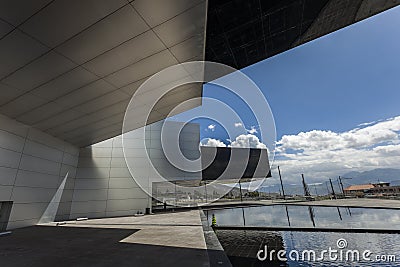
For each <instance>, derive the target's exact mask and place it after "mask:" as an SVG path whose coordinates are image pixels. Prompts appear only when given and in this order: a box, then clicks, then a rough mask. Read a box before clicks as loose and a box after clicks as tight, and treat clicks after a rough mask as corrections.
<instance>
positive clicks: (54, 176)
mask: <svg viewBox="0 0 400 267" xmlns="http://www.w3.org/2000/svg"><path fill="white" fill-rule="evenodd" d="M0 129H1V130H0V199H1V200H11V201H13V207H12V210H11V215H10V219H9V224H8V228H9V229H13V228H17V227H24V226H29V225H34V224H36V223H37V222H38V220H39V219H40V217H41V216H42V215H43V212H44V210H45V209H46V207H47V206H48V204H49V202H50V201H51V199H52V198H53V196H54V194H55V192H56V190H57V188H58V187H59V186H60V184H61V182H62V181H63V180H64V177H65V174H66V173H67V172H68V173H69V176H68V179H67V182H66V186H65V191H64V192H63V195H62V198H61V204H60V206H61V207H62V210H61V209H60V210H59V211H58V213H59V215H58V216H57V217H59V218H68V217H69V211H68V210H69V209H70V206H71V201H72V194H73V188H74V182H75V181H74V180H75V173H76V168H77V162H78V158H79V149H78V148H77V147H74V146H72V145H70V144H68V143H66V142H64V141H62V140H59V139H57V138H54V137H52V136H50V135H48V134H46V133H43V132H41V131H39V130H37V129H34V128H31V127H28V126H25V125H23V124H21V123H19V122H17V121H15V120H12V119H10V118H8V117H6V116H3V115H0ZM60 215H61V217H60Z"/></svg>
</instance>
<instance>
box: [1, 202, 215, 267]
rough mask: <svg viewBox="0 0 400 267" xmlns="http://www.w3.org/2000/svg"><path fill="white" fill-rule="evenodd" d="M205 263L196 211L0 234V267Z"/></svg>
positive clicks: (32, 228)
mask: <svg viewBox="0 0 400 267" xmlns="http://www.w3.org/2000/svg"><path fill="white" fill-rule="evenodd" d="M52 265H53V266H140V267H141V266H174V267H176V266H185V267H186V266H202V267H203V266H210V262H209V257H208V252H207V247H206V243H205V239H204V234H203V230H202V223H201V220H200V216H199V211H198V210H192V211H185V212H177V213H168V214H157V215H146V216H142V217H122V218H106V219H93V220H87V221H79V222H77V221H71V222H67V223H66V224H64V225H62V226H54V224H48V225H41V226H34V227H27V228H22V229H16V230H14V231H12V233H11V234H10V235H5V236H0V266H52Z"/></svg>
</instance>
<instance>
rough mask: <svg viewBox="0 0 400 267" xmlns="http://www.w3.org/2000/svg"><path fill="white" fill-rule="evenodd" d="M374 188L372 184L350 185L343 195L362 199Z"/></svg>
mask: <svg viewBox="0 0 400 267" xmlns="http://www.w3.org/2000/svg"><path fill="white" fill-rule="evenodd" d="M372 188H374V185H373V184H359V185H351V186H349V187H347V188H345V189H344V193H345V195H347V196H349V195H350V196H357V197H362V196H364V194H365V193H366V192H367V191H368V190H370V189H372Z"/></svg>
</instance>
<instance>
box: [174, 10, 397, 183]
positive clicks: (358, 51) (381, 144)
mask: <svg viewBox="0 0 400 267" xmlns="http://www.w3.org/2000/svg"><path fill="white" fill-rule="evenodd" d="M399 25H400V8H394V9H391V10H389V11H387V12H384V13H381V14H379V15H377V16H374V17H372V18H370V19H367V20H364V21H362V22H359V23H357V24H354V25H352V26H349V27H347V28H344V29H342V30H340V31H337V32H334V33H332V34H329V35H327V36H324V37H322V38H319V39H317V40H314V41H312V42H310V43H307V44H304V45H302V46H300V47H297V48H295V49H292V50H290V51H287V52H285V53H282V54H280V55H277V56H275V57H272V58H269V59H266V60H264V61H261V62H259V63H257V64H254V65H252V66H249V67H247V68H245V69H242V70H241V71H243V72H244V73H245V74H247V75H248V76H249V77H250V78H251V79H252V80H253V81H254V82H255V83H256V84H257V85H258V86H259V88H260V89H261V91H262V93H263V94H264V95H265V97H266V99H267V100H268V103H269V105H270V107H271V109H272V112H273V116H274V118H275V123H276V130H277V136H276V141H278V146H280V149H278V157H277V159H278V161H279V160H282V161H281V162H278V164H279V163H280V164H282V165H285V164H287V165H288V166H294V167H295V168H297V169H293V172H295V171H296V172H306V170H305V169H304V166H303V165H304V163H305V162H308V161H309V160H310V159H309V158H306V157H305V156H314V157H315V158H321V157H322V156H321V155H318V150H321V148H326V149H327V150H326V151H325V152H326V153H332V157H329V158H326V159H325V161H318V162H315V161H312V160H311V161H310V162H313V164H314V165H313V174H312V175H310V176H311V179H315V180H318V179H321V177H323V178H324V179H326V178H327V177H329V175H331V174H332V173H333V172H336V173H339V175H340V173H343V172H346V171H349V170H365V169H372V168H377V167H396V166H394V164H393V161H392V160H389V161H388V160H387V158H386V157H389V156H390V157H391V159H392V158H393V152H395V155H394V156H395V157H394V159H395V160H397V162H400V146H398V145H399V140H400V138H399V134H400V129H399V122H400V120H399V118H395V117H396V116H399V115H400V46H399V45H400V27H399ZM203 96H204V97H210V98H215V99H219V100H221V101H223V102H225V103H227V104H229V106H231V107H232V108H234V109H235V111H236V112H237V113H238V114H239V115H240V117H241V119H242V120H243V122H244V124H245V125H244V128H245V129H248V130H249V129H251V127H252V126H254V127H255V129H256V130H257V127H258V123H257V121H256V120H255V117H254V116H253V115H252V112H251V110H250V109H249V108H248V107H246V105H245V104H244V103H243V102H242V101H240V99H239V98H238V97H235V96H234V95H233V94H231V93H229V92H228V91H226V90H225V89H223V88H220V87H217V86H215V85H211V84H206V85H205V86H204V91H203ZM202 108H203V110H204V109H206V110H207V111H208V112H210V111H211V112H214V113H218V112H219V109H218V107H217V106H215V105H212V104H211V103H207V100H205V101H204V102H203V107H202ZM190 112H199V110H192V111H190ZM263 115H264V114H263ZM265 116H268V114H267V113H266V115H265ZM177 118H178V119H180V120H184V119H185V114H182V115H179V116H177ZM391 120H393V121H391ZM196 122H199V123H200V124H201V138H207V137H209V138H214V139H217V140H220V141H223V142H225V143H226V144H229V141H226V139H227V138H228V136H227V133H226V130H224V129H223V127H222V125H219V124H218V123H216V122H213V121H212V120H210V119H198V120H196ZM366 122H372V123H371V124H370V125H361V126H359V125H360V124H362V123H366ZM210 125H215V127H211V128H212V129H211V128H209V126H210ZM224 126H225V127H228V128H229V127H232V128H231V129H230V130H232V129H235V128H237V127H235V126H234V125H233V123H228V124H225V125H224ZM245 129H241V131H239V128H238V129H236V130H237V131H238V132H237V135H239V134H243V133H246V130H245ZM302 132H303V134H302ZM252 133H253V134H254V135H256V136H258V137H259V138H260V139H261V136H259V132H255V131H253V132H252ZM376 133H380V134H381V135H379V134H376ZM230 139H232V138H230ZM318 140H322V141H318ZM326 140H328V141H329V142H332V143H335V142H336V143H338V142H339V143H340V145H336V146H335V145H333V144H331V143H329V142H328V141H326ZM360 140H363V141H362V142H361V141H360ZM261 141H262V142H266V140H261ZM350 141H351V142H350ZM374 142H375V143H374ZM311 143H312V144H311ZM353 143H357V144H359V147H357V148H354V146H353ZM393 146H394V147H393ZM303 147H304V149H303ZM316 147H318V149H315V148H316ZM377 147H378V148H379V149H378V150H379V153H383V152H382V151H386V152H385V153H387V154H385V155H383V156H382V159H384V160H385V161H376V160H374V159H375V158H377V157H380V156H379V155H381V154H379V153H378V150H376V151H375V150H374V149H375V148H377ZM307 149H308V150H307ZM354 149H356V150H357V151H358V152H360V154H358V153H356V152H357V151H356V152H355V151H353V150H354ZM373 150H374V153H372V151H373ZM305 151H306V152H305ZM365 152H371V153H370V154H369V157H370V158H363V157H362V156H360V155H364V154H368V153H365ZM307 153H308V154H307ZM310 153H311V154H310ZM313 153H314V154H313ZM334 153H336V154H334ZM346 153H347V154H346ZM377 153H378V154H377ZM397 153H398V154H397ZM351 155H357V157H358V158H359V161H351V160H350V158H347V157H350V156H351ZM335 157H336V158H335ZM397 157H398V158H397ZM338 158H345V161H349V162H352V163H348V164H347V163H346V162H343V160H342V161H340V160H338ZM330 161H340V162H339V163H338V164H337V165H335V166H333V165H329V164H330V163H329V162H330ZM295 162H296V164H295ZM363 163H365V164H363ZM300 166H301V167H300ZM315 166H317V167H318V168H319V169H316V167H315ZM340 166H344V167H340ZM397 167H400V166H397ZM299 168H301V169H299ZM296 175H297V173H296Z"/></svg>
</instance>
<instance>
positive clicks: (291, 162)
mask: <svg viewBox="0 0 400 267" xmlns="http://www.w3.org/2000/svg"><path fill="white" fill-rule="evenodd" d="M276 152H277V153H276V160H275V164H274V165H275V166H276V165H280V166H281V169H282V170H283V172H284V173H285V179H286V180H291V181H298V180H299V179H300V178H299V177H300V174H301V173H304V174H305V175H306V176H307V178H308V179H309V180H311V181H312V180H321V179H328V178H333V177H337V176H338V175H341V174H343V173H345V172H348V171H353V170H354V171H364V170H370V169H374V168H389V167H390V168H400V116H399V117H395V118H391V119H388V120H385V121H378V122H376V123H372V124H371V123H369V124H365V127H362V128H355V129H352V130H350V131H347V132H342V133H335V132H332V131H321V130H313V131H309V132H301V133H299V134H297V135H285V136H283V137H282V138H281V140H279V141H278V142H277V148H276ZM273 175H274V173H273ZM275 177H276V174H275Z"/></svg>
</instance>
